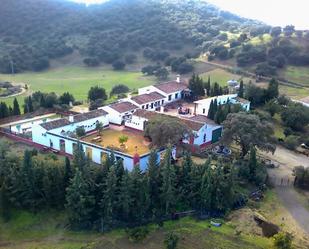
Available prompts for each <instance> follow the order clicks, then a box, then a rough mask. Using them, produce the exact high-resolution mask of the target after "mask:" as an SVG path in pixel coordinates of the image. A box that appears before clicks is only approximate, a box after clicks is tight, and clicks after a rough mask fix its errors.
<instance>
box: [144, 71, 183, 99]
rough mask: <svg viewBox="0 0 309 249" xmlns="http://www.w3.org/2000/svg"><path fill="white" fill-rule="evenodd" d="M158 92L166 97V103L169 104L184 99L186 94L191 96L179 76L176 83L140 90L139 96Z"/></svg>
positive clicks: (165, 83)
mask: <svg viewBox="0 0 309 249" xmlns="http://www.w3.org/2000/svg"><path fill="white" fill-rule="evenodd" d="M152 92H157V93H159V94H161V95H162V96H164V103H163V104H168V103H171V102H174V101H177V100H180V99H183V98H184V97H185V96H186V94H189V89H188V86H187V85H186V84H185V83H184V82H182V81H181V80H180V77H179V76H177V79H176V80H175V81H168V82H164V83H160V84H156V85H153V86H147V87H143V88H140V89H139V90H138V94H146V93H152Z"/></svg>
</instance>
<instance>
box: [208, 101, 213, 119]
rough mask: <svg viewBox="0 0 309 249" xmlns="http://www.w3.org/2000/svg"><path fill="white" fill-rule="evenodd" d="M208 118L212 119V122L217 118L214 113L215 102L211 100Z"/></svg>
mask: <svg viewBox="0 0 309 249" xmlns="http://www.w3.org/2000/svg"><path fill="white" fill-rule="evenodd" d="M207 117H208V118H210V119H212V120H213V119H214V117H215V113H214V102H213V100H211V102H210V105H209V109H208V115H207Z"/></svg>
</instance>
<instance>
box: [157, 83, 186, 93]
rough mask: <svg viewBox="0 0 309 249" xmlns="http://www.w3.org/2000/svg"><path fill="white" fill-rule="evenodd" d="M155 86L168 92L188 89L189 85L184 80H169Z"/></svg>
mask: <svg viewBox="0 0 309 249" xmlns="http://www.w3.org/2000/svg"><path fill="white" fill-rule="evenodd" d="M154 87H156V88H158V89H159V90H161V91H162V92H165V93H167V94H170V93H174V92H179V91H183V90H185V89H188V86H187V85H186V84H185V83H184V82H177V81H168V82H164V83H160V84H157V85H154Z"/></svg>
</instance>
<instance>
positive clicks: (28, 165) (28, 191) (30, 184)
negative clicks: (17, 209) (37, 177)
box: [21, 150, 37, 208]
mask: <svg viewBox="0 0 309 249" xmlns="http://www.w3.org/2000/svg"><path fill="white" fill-rule="evenodd" d="M21 172H22V173H21V177H22V178H23V181H24V186H23V189H22V196H21V199H22V200H23V205H25V206H26V207H28V208H33V207H34V205H35V204H37V203H36V200H35V186H34V175H33V167H32V154H31V151H29V150H25V152H24V159H23V165H22V169H21Z"/></svg>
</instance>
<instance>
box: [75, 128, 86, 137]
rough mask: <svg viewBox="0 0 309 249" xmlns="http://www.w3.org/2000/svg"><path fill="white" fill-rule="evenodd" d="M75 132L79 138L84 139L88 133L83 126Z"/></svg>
mask: <svg viewBox="0 0 309 249" xmlns="http://www.w3.org/2000/svg"><path fill="white" fill-rule="evenodd" d="M75 132H76V135H77V136H78V137H83V136H85V135H86V131H85V128H84V127H83V126H80V127H77V128H76V130H75Z"/></svg>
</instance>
